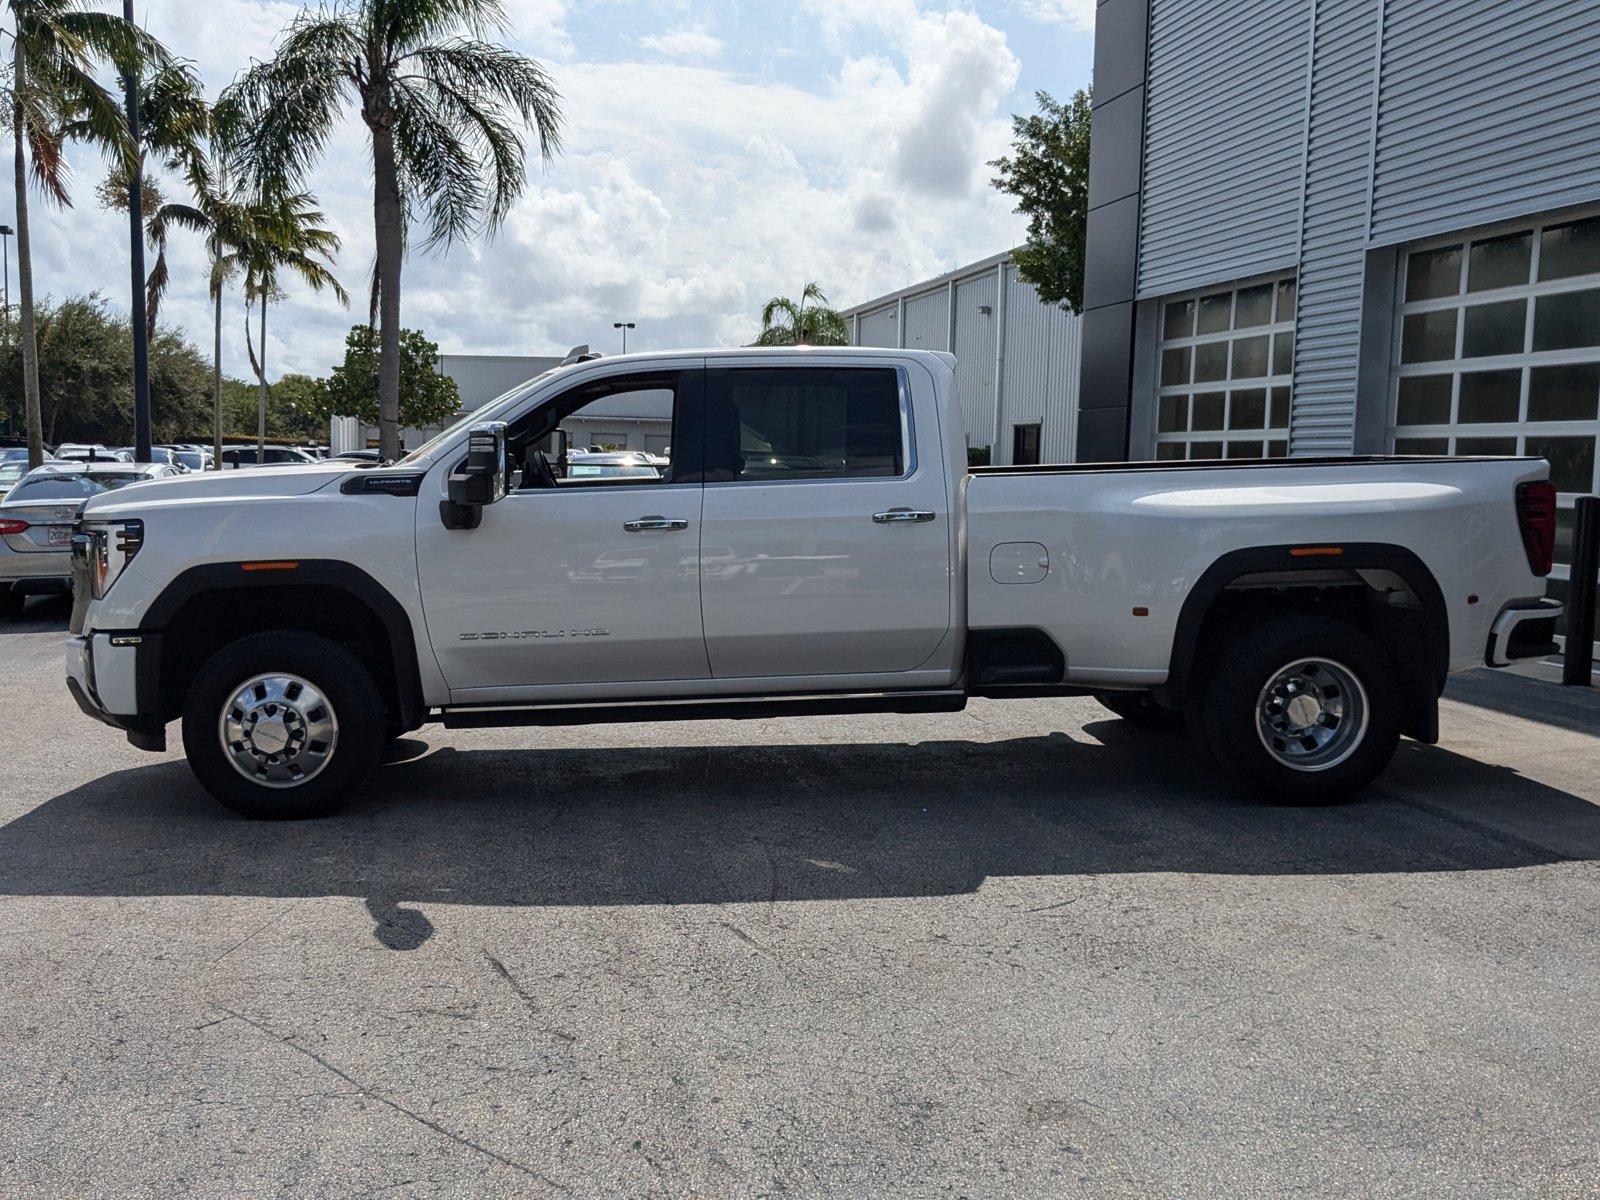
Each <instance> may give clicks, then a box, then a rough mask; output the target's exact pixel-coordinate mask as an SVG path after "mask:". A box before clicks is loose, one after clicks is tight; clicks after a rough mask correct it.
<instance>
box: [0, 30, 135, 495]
mask: <svg viewBox="0 0 1600 1200" xmlns="http://www.w3.org/2000/svg"><path fill="white" fill-rule="evenodd" d="M3 11H4V12H5V13H6V14H7V15H8V16H9V17H10V18H11V29H10V30H9V32H10V33H11V37H12V41H11V62H10V64H9V66H10V71H9V78H7V79H6V80H5V91H4V101H5V103H6V104H7V105H8V106H9V108H10V111H11V138H12V147H13V150H14V152H15V156H16V158H15V168H16V172H15V178H14V181H13V184H14V187H15V191H16V206H17V283H18V291H19V293H20V300H21V305H20V307H21V313H20V320H19V322H18V335H19V337H20V339H21V342H22V391H23V396H24V398H25V403H26V406H27V424H28V462H29V464H30V465H31V466H37V465H38V464H39V463H40V462H42V461H43V459H44V435H43V431H42V429H41V422H40V413H39V347H38V339H37V333H36V330H35V328H34V308H33V241H32V233H31V229H30V225H29V219H28V172H29V169H30V167H31V169H32V172H33V182H34V184H35V185H36V186H38V187H39V189H40V190H41V191H42V192H43V194H44V196H45V198H46V200H49V201H52V202H54V203H56V204H59V205H61V206H63V207H67V206H69V205H70V204H71V203H72V200H71V197H70V196H69V195H68V193H67V186H66V180H67V164H66V159H65V157H64V155H63V153H62V150H63V147H64V145H65V142H66V137H67V132H66V131H67V129H68V127H69V126H71V127H73V128H76V129H78V130H79V131H81V132H83V133H87V134H88V135H90V136H92V137H93V138H94V140H95V141H98V142H100V143H101V144H102V145H105V146H112V147H116V148H117V149H118V151H119V152H120V153H122V154H127V153H128V151H129V149H130V148H129V147H128V145H127V129H126V126H125V125H124V123H123V116H122V112H121V110H120V109H119V107H118V105H117V102H116V100H115V98H114V97H113V96H112V95H111V93H110V92H108V91H107V90H106V89H105V88H104V87H102V86H101V85H100V84H99V83H98V82H97V81H96V80H95V78H94V72H95V70H96V68H97V67H98V66H99V65H100V63H101V62H102V61H111V62H131V61H136V60H137V59H139V58H142V57H158V56H160V55H162V54H163V53H164V52H163V51H162V50H161V49H160V47H159V45H158V44H157V43H156V42H155V41H154V40H153V39H151V38H150V37H148V36H147V35H146V34H144V33H143V32H141V31H140V30H138V29H136V28H134V27H132V26H130V25H129V24H128V23H127V22H126V21H124V20H123V19H122V17H121V16H113V15H112V14H110V13H103V12H88V11H85V10H83V9H82V8H80V7H79V5H78V4H77V2H76V0H5V7H4V10H3Z"/></svg>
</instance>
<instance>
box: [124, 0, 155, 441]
mask: <svg viewBox="0 0 1600 1200" xmlns="http://www.w3.org/2000/svg"><path fill="white" fill-rule="evenodd" d="M122 19H123V20H124V21H126V22H127V23H128V25H129V26H130V27H131V26H132V25H133V0H122ZM122 85H123V89H124V97H125V100H126V104H127V110H128V137H129V138H130V139H131V140H132V142H133V149H134V163H135V170H134V172H133V177H132V178H130V179H129V180H128V238H129V240H130V242H131V246H130V249H131V251H132V252H131V254H130V255H129V258H130V259H131V264H130V269H129V273H130V274H131V276H132V278H133V457H134V459H135V461H137V462H149V461H150V346H149V342H148V339H147V338H146V337H145V328H144V323H145V307H144V186H143V185H144V155H143V154H141V153H140V146H139V66H138V63H137V62H136V61H135V62H130V63H129V64H128V71H127V74H126V75H125V76H124V77H123V80H122Z"/></svg>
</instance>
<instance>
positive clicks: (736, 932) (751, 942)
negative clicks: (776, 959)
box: [717, 921, 773, 954]
mask: <svg viewBox="0 0 1600 1200" xmlns="http://www.w3.org/2000/svg"><path fill="white" fill-rule="evenodd" d="M717 924H718V925H721V926H722V927H723V928H724V929H726V930H727V931H728V932H729V933H731V934H733V936H734V937H736V938H738V939H739V940H740V941H741V942H743V943H745V945H747V946H750V947H752V948H754V949H756V950H759V951H760V952H761V953H762V954H771V953H773V950H772V947H771V946H763V945H762V944H761V943H760V942H758V941H756V940H755V938H753V937H751V936H750V935H749V934H748V933H746V932H745V931H744V930H742V929H740V928H739V927H738V926H737V925H735V924H734V923H733V922H732V921H718V922H717Z"/></svg>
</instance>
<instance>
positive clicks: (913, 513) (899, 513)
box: [872, 508, 937, 525]
mask: <svg viewBox="0 0 1600 1200" xmlns="http://www.w3.org/2000/svg"><path fill="white" fill-rule="evenodd" d="M936 515H937V514H935V513H933V512H930V511H929V510H928V509H926V508H891V509H890V510H889V511H888V512H881V513H873V514H872V519H873V520H874V521H876V522H877V523H878V524H879V525H893V524H896V523H897V522H900V521H931V520H933V518H934V517H935V516H936Z"/></svg>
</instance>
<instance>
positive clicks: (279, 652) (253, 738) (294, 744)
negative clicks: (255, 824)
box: [183, 630, 385, 818]
mask: <svg viewBox="0 0 1600 1200" xmlns="http://www.w3.org/2000/svg"><path fill="white" fill-rule="evenodd" d="M384 723H385V721H384V702H383V697H382V695H380V694H379V692H378V688H377V685H376V684H375V683H374V682H373V680H372V674H371V672H369V671H368V670H367V668H366V667H365V666H364V665H363V664H362V662H361V660H360V659H358V658H357V657H356V656H355V655H353V654H351V653H350V651H348V650H346V649H345V648H344V647H343V646H340V645H338V644H337V643H336V642H331V641H329V640H328V639H327V638H323V637H317V636H315V635H314V634H309V633H299V632H295V631H292V630H275V631H272V632H269V633H258V634H252V635H251V636H249V637H245V638H241V639H240V640H239V641H237V642H234V643H232V644H231V645H228V646H224V647H223V648H222V649H221V650H219V651H217V652H216V653H215V654H214V655H212V656H211V658H210V659H209V660H208V661H207V662H206V664H205V666H203V667H201V668H200V671H199V673H198V674H197V675H196V676H195V678H194V681H193V683H191V684H190V686H189V693H188V696H187V698H186V700H185V703H184V709H183V748H184V752H185V753H186V754H187V755H188V757H189V766H190V768H191V769H192V770H193V771H194V773H195V777H196V778H198V779H199V780H200V782H201V784H202V785H203V786H204V787H205V789H206V791H208V792H210V793H211V794H212V795H213V796H215V797H216V798H217V799H218V800H220V801H221V802H222V803H223V804H225V805H226V806H227V807H229V808H231V809H232V810H233V811H234V812H236V813H240V814H241V815H243V816H247V817H259V818H297V817H319V816H325V815H327V814H329V813H332V812H334V811H336V810H337V809H338V808H339V807H340V806H342V805H343V804H344V802H345V800H346V799H348V798H349V796H350V795H351V794H352V793H354V792H355V791H356V790H357V789H358V788H360V786H361V785H362V784H363V783H364V782H365V781H366V779H367V777H368V776H369V775H370V774H371V773H372V771H373V768H374V767H376V766H377V763H378V757H379V755H380V754H381V753H382V751H383V741H384Z"/></svg>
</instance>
